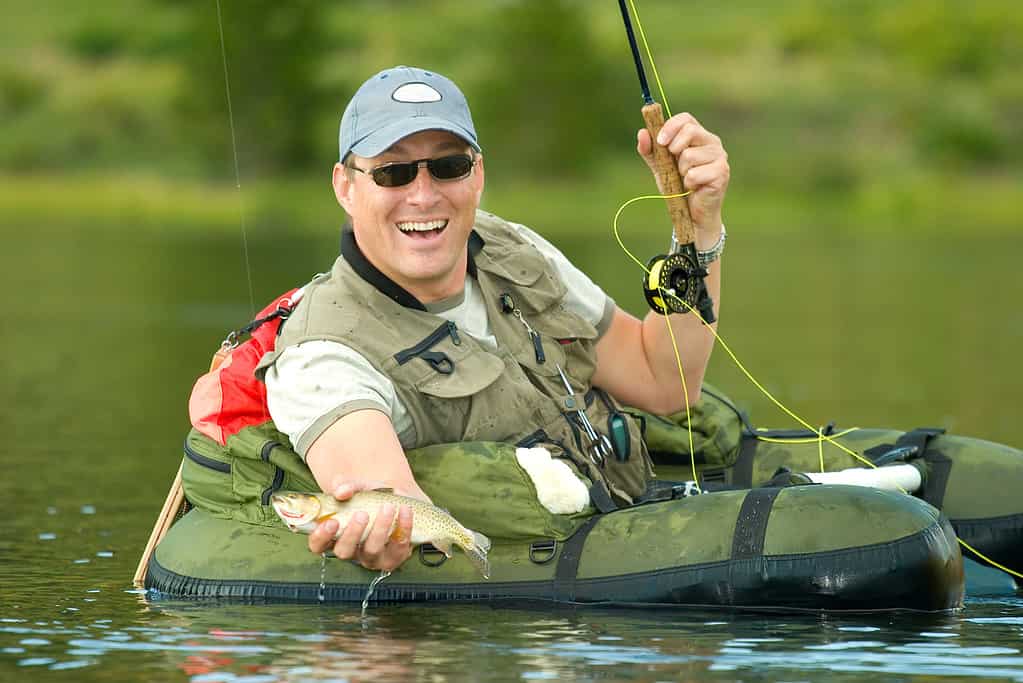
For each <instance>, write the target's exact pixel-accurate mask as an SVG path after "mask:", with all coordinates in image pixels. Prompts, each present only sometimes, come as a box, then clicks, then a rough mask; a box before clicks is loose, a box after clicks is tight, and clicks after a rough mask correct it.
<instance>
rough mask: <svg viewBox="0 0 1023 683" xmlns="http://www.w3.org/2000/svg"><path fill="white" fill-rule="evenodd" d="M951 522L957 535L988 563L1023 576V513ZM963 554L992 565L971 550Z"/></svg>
mask: <svg viewBox="0 0 1023 683" xmlns="http://www.w3.org/2000/svg"><path fill="white" fill-rule="evenodd" d="M951 522H952V527H953V528H954V529H955V530H956V535H957V536H959V538H961V539H963V541H965V542H966V543H968V544H969V545H970V546H971V547H972V548H974V549H975V550H976V551H977V552H979V553H981V554H983V555H984V556H985V557H986V558H988V560H993V561H995V562H997V563H998V564H1001V565H1003V566H1005V567H1008V568H1009V569H1012V570H1015V571H1016V572H1023V547H1021V546H1020V544H1019V540H1018V539H1019V538H1020V536H1023V513H1015V514H1011V515H1004V516H1002V517H987V518H983V519H953V520H951ZM962 550H963V556H964V557H970V558H972V559H974V560H976V561H977V562H980V563H981V564H990V563H989V561H988V560H985V559H983V558H981V557H979V556H978V555H977V554H976V553H975V552H972V551H970V550H969V549H967V548H963V549H962ZM1016 583H1017V584H1018V585H1020V580H1019V579H1017V580H1016Z"/></svg>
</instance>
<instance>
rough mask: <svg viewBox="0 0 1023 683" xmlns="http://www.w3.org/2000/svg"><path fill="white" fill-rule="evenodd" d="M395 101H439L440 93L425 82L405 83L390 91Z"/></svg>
mask: <svg viewBox="0 0 1023 683" xmlns="http://www.w3.org/2000/svg"><path fill="white" fill-rule="evenodd" d="M391 99H393V100H395V101H397V102H413V103H415V102H440V101H441V94H440V93H439V92H437V90H435V89H434V88H433V87H431V86H429V85H427V84H426V83H406V84H405V85H403V86H401V87H399V88H398V89H397V90H395V91H394V92H393V93H391Z"/></svg>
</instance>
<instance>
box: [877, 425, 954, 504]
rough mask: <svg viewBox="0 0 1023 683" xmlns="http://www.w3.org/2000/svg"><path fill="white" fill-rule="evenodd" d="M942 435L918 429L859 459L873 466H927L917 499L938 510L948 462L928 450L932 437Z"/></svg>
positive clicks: (930, 429) (940, 431)
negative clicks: (914, 463) (918, 463)
mask: <svg viewBox="0 0 1023 683" xmlns="http://www.w3.org/2000/svg"><path fill="white" fill-rule="evenodd" d="M944 433H945V430H944V429H941V428H940V427H918V428H916V429H914V430H912V431H909V432H906V433H905V434H903V435H902V436H900V437H899V438H898V439H896V441H895V443H894V444H890V443H885V444H880V445H878V446H874V447H873V448H868V449H867V450H865V451H864V452H863V455H865V456H866V457H867V458H869V459H870V461H871V462H872V463H874V464H875V465H877V466H882V465H887V464H889V463H892V462H898V461H903V462H908V461H910V460H913V459H916V458H921V459H922V460H923V461H924V462H925V463H926V464H927V471H926V472H925V473H924V477H923V480H924V482H923V486H922V487H921V490H920V492H919V493H918V494H917V495H918V496H919V497H920V498H923V499H924V500H925V501H926V502H928V503H930V504H931V505H933V506H934V507H936V508H938V509H939V510H940V509H941V505H942V503H943V502H944V500H945V488H946V487H947V486H948V478H949V475H950V474H951V472H952V459H951V458H949V457H948V456H946V455H945V454H943V453H941V452H940V451H938V450H935V449H934V448H930V449H929V448H928V447H929V446H931V441H932V440H933V439H934V437H936V436H940V435H942V434H944Z"/></svg>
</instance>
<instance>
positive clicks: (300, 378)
mask: <svg viewBox="0 0 1023 683" xmlns="http://www.w3.org/2000/svg"><path fill="white" fill-rule="evenodd" d="M512 225H513V226H514V228H515V229H516V230H517V231H518V232H519V234H520V235H521V236H522V237H524V238H525V239H526V240H528V241H529V242H531V243H532V244H533V245H534V246H536V248H537V249H538V250H539V251H540V252H541V253H542V254H543V255H544V256H545V257H546V258H547V260H548V261H549V262H550V264H551V265H552V266H553V268H554V269H555V271H556V272H557V273H558V275H559V276H560V277H561V280H562V281H563V282H564V283H565V285H566V288H567V292H566V294H565V299H564V301H563V302H562V304H563V305H564V306H565V308H567V309H568V310H570V311H572V312H574V313H576V314H577V315H579V316H581V317H582V318H584V319H585V320H587V321H588V322H590V323H591V324H592V325H593V326H594V327H596V328H597V334H598V335H602V334H603V333H604V332H606V331H607V328H608V327H609V326H610V324H611V318H612V317H613V315H614V311H615V303H614V301H613V300H612V299H611V298H610V297H609V296H608V295H607V294H605V293H604V291H603V290H602V289H600V287H598V286H597V285H596V284H594V283H593V281H592V280H591V279H590V278H589V277H587V276H586V274H585V273H583V272H582V271H581V270H579V269H578V268H576V267H575V266H574V265H572V263H571V262H570V261H569V260H568V259H567V258H566V257H565V255H564V254H562V253H561V252H560V251H559V250H558V249H557V248H556V247H554V245H552V244H551V243H550V242H548V241H547V240H545V239H544V238H543V237H540V236H539V235H538V234H536V232H534V231H533V230H530V229H529V228H527V227H525V226H524V225H519V224H515V223H513V224H512ZM426 308H427V310H428V311H429V312H431V313H433V314H435V315H437V316H440V317H441V318H444V319H446V320H450V321H452V322H454V323H455V324H456V325H457V326H458V329H459V330H460V331H462V332H465V333H467V334H470V335H472V337H474V338H475V339H476V340H477V341H479V342H480V343H481V344H483V345H484V346H487V347H489V348H491V349H496V348H497V340H496V339H495V337H494V335H493V333H492V332H491V329H490V321H489V320H488V319H487V309H486V305H485V303H484V301H483V295H482V293H481V292H480V289H479V285H478V284H477V283H476V280H475V278H473V277H472V276H471V275H466V278H465V289H464V290H463V291H462V292H461V293H460V294H458V295H456V296H454V297H451V298H450V299H446V300H444V301H439V302H436V303H432V304H426ZM266 398H267V406H268V407H269V409H270V416H271V417H272V418H273V420H274V423H275V424H276V425H277V428H278V429H279V430H281V431H282V432H284V433H285V434H287V435H288V437H289V438H290V439H291V443H292V444H293V445H294V446H295V450H296V451H297V452H298V453H299V454H300V455H301V456H302V457H303V458H304V457H305V455H306V452H307V451H308V450H309V447H310V446H311V445H312V444H313V442H314V441H315V440H316V439H317V438H318V437H319V436H320V434H322V433H323V432H324V431H325V430H326V429H327V428H328V427H329V426H330V425H332V424H333V423H334V422H336V421H337V420H338V419H340V418H341V417H343V416H345V415H347V414H349V413H351V412H354V411H356V410H362V409H365V408H372V409H376V410H380V411H381V412H383V413H385V414H386V415H387V416H388V417H389V418H390V419H391V423H392V424H393V425H394V430H395V432H397V434H398V440H399V441H400V442H401V445H402V447H404V448H411V447H412V446H413V445H414V444H415V441H416V433H415V427H414V425H413V424H412V419H411V417H410V416H409V414H408V411H407V410H406V408H405V406H404V405H403V404H402V403H401V401H399V400H398V395H397V393H396V391H395V389H394V385H393V384H392V383H391V380H390V379H388V378H387V376H385V375H383V374H381V373H380V372H379V371H378V370H377V369H376V368H374V367H373V365H372V364H371V363H370V362H369V361H368V360H366V358H365V357H364V356H362V355H361V354H360V353H358V352H356V351H355V350H354V349H352V348H351V347H349V346H346V345H344V344H340V343H338V342H333V341H325V340H314V341H307V342H303V343H301V344H298V345H296V346H291V347H288V348H287V349H285V350H284V352H283V353H282V354H281V355H280V357H278V358H277V360H276V362H275V363H274V365H273V366H271V367H269V368H268V369H267V371H266Z"/></svg>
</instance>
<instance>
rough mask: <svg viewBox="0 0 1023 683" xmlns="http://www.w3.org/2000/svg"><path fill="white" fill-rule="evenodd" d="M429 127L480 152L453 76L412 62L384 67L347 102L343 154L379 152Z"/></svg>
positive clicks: (341, 132) (341, 134) (341, 139)
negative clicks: (388, 67)
mask: <svg viewBox="0 0 1023 683" xmlns="http://www.w3.org/2000/svg"><path fill="white" fill-rule="evenodd" d="M424 130H446V131H448V132H450V133H454V134H455V135H457V136H458V137H460V138H462V139H463V140H465V141H466V142H467V143H468V144H469V145H471V146H472V148H473V149H475V150H476V151H477V152H479V151H480V146H479V142H477V140H476V128H475V126H473V123H472V115H471V114H470V113H469V103H468V102H466V100H465V95H463V94H462V91H461V90H459V89H458V86H456V85H455V84H454V83H453V82H452V81H451V80H450V79H448V78H445V77H444V76H441V75H440V74H438V73H436V72H433V71H426V70H425V69H418V68H416V67H412V66H396V67H393V68H391V69H385V70H384V71H381V72H380V73H378V74H376V75H375V76H373V77H371V78H370V79H369V80H367V81H366V82H365V83H363V84H362V85H361V86H360V87H359V89H358V90H357V91H356V92H355V95H354V96H352V99H351V101H350V102H349V103H348V106H347V107H345V113H344V115H342V117H341V127H340V130H339V132H338V148H339V151H340V159H341V161H344V159H345V157H346V156H348V154H349V152H355V153H356V154H358V155H359V156H361V157H375V156H376V155H378V154H380V153H381V152H383V151H384V150H386V149H387V148H388V147H390V146H391V145H393V144H394V143H396V142H397V141H398V140H401V139H402V138H405V137H408V136H409V135H412V134H413V133H419V132H421V131H424Z"/></svg>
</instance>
